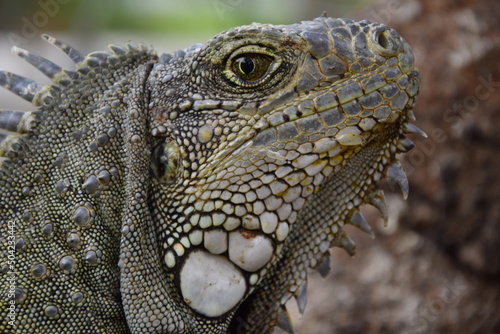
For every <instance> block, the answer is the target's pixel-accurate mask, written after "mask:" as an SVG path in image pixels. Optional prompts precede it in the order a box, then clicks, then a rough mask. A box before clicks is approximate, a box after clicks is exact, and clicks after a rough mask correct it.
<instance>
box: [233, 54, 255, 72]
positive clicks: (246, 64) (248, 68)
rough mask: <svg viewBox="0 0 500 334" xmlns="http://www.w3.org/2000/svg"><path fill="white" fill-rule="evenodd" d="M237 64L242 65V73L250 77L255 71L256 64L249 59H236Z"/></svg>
mask: <svg viewBox="0 0 500 334" xmlns="http://www.w3.org/2000/svg"><path fill="white" fill-rule="evenodd" d="M236 62H237V63H238V64H239V65H240V70H241V72H243V73H245V74H246V75H249V74H250V73H252V72H253V71H254V70H255V64H254V62H253V60H252V59H251V58H249V57H240V58H238V59H236Z"/></svg>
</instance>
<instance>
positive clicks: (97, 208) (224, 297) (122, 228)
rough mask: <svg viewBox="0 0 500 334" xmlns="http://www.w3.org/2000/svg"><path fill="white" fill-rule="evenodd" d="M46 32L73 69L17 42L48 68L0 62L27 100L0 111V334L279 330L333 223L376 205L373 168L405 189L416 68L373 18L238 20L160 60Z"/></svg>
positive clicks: (347, 244) (8, 81)
mask: <svg viewBox="0 0 500 334" xmlns="http://www.w3.org/2000/svg"><path fill="white" fill-rule="evenodd" d="M45 38H46V39H47V40H48V41H49V42H50V43H52V44H54V45H56V46H57V47H59V48H60V49H61V50H63V51H64V52H66V53H67V54H68V55H69V56H70V57H71V58H72V59H73V60H74V61H75V63H76V70H75V71H69V70H64V69H61V68H59V67H58V66H57V65H55V64H53V63H51V62H49V61H47V60H45V59H43V58H40V57H38V56H36V55H34V54H31V53H29V52H27V51H24V50H21V49H15V53H16V54H18V55H19V56H20V57H22V58H24V59H26V60H27V61H28V62H30V63H31V64H33V65H34V66H35V67H37V68H39V69H40V70H42V71H43V72H44V73H45V74H47V76H49V77H50V78H51V79H52V81H53V84H52V85H50V86H42V85H38V84H36V83H34V82H31V81H30V80H29V79H26V78H22V77H19V76H16V75H14V74H11V73H8V72H3V71H0V84H1V85H2V86H4V87H5V88H7V89H9V90H11V91H13V92H14V93H16V94H17V95H19V96H21V97H23V98H24V99H26V100H28V101H30V102H32V103H33V104H34V105H36V106H38V111H36V112H15V111H9V110H4V111H1V112H0V128H3V129H4V130H2V132H0V135H1V136H0V139H1V140H2V141H1V144H0V145H1V146H0V159H1V160H0V162H1V170H0V188H1V190H2V191H1V195H0V196H1V197H0V217H1V222H0V242H1V250H2V252H1V257H0V264H1V266H2V271H1V274H0V284H1V285H0V287H1V290H0V297H1V299H0V302H1V304H2V305H1V308H0V319H2V320H1V323H0V332H2V333H54V334H55V333H81V334H85V333H186V334H187V333H211V334H214V333H259V334H262V333H271V332H272V330H273V328H274V327H275V326H276V325H280V326H281V327H283V328H285V329H287V330H288V331H290V332H292V331H293V329H292V327H291V323H290V322H289V317H288V315H287V312H286V309H285V307H284V304H285V303H286V301H287V300H288V299H289V298H291V297H292V296H296V297H297V300H298V303H299V309H301V310H303V307H304V306H305V291H306V289H305V287H306V282H307V270H308V269H310V268H318V269H319V270H320V272H322V273H323V274H325V273H326V272H327V267H328V263H327V262H328V254H329V253H328V250H329V248H330V247H333V246H339V247H343V248H345V249H346V250H347V251H348V252H349V253H353V252H354V245H353V244H352V242H351V241H350V239H349V238H348V237H347V236H346V235H345V234H344V232H343V231H342V226H343V225H344V224H353V225H355V226H357V227H359V228H360V229H362V230H364V231H366V232H367V233H372V232H371V230H370V228H369V227H368V225H367V224H366V222H365V221H364V219H363V217H362V216H361V214H360V213H359V212H358V209H359V207H360V205H362V204H363V203H370V204H373V205H375V206H376V207H378V208H379V209H380V210H381V212H382V214H383V216H384V217H385V218H386V216H387V212H386V208H385V199H384V197H383V193H382V192H381V190H379V189H378V188H377V186H376V183H377V181H378V180H379V179H381V178H384V177H386V176H388V177H389V178H392V179H394V180H395V181H396V182H397V183H398V184H399V185H400V186H401V188H402V190H403V193H404V194H406V192H407V187H408V185H407V181H406V178H405V175H404V173H403V172H402V170H401V169H400V165H399V163H398V162H397V160H396V154H397V153H399V152H404V151H407V150H409V149H410V148H411V146H412V144H411V142H410V141H409V140H408V139H406V137H405V134H406V133H419V132H420V131H419V130H418V129H417V128H416V127H415V126H413V125H411V124H409V123H408V121H409V120H412V119H413V113H412V111H411V110H412V108H413V106H414V103H415V99H416V96H417V93H418V89H419V86H420V78H419V75H418V72H417V71H416V70H415V69H414V63H413V56H412V53H411V51H410V49H409V46H408V45H407V43H406V42H405V41H404V40H403V39H402V38H401V37H400V36H399V35H397V33H396V32H394V31H393V30H391V29H389V28H387V27H385V26H384V25H381V24H375V23H370V22H366V21H361V22H356V21H352V20H347V19H332V18H326V17H321V18H317V19H315V20H314V21H308V22H302V23H300V24H294V25H289V26H272V25H260V24H257V25H251V26H243V27H238V28H234V29H231V30H229V31H226V32H223V33H221V34H219V35H218V36H216V37H214V38H213V39H212V40H210V41H208V42H207V43H205V44H200V45H195V46H193V47H191V48H189V49H187V50H184V51H177V52H174V53H173V54H172V55H162V56H161V57H158V56H157V55H156V53H155V52H154V51H153V50H151V49H149V48H147V47H145V46H143V45H137V44H130V45H129V46H128V47H127V48H121V47H117V46H112V47H111V49H112V52H106V53H104V52H99V53H91V54H89V55H88V56H86V57H83V56H82V55H80V54H79V53H78V52H77V51H75V50H74V49H73V48H71V47H70V46H68V45H66V44H64V43H63V42H61V41H58V40H55V39H53V38H50V37H45ZM210 238H215V239H210ZM210 240H216V242H214V243H210ZM240 244H242V245H246V246H248V247H247V248H245V250H244V251H242V253H238V252H239V251H238V246H239V245H240ZM210 275H212V276H210ZM213 275H215V276H213ZM217 275H220V277H219V276H217ZM214 277H215V278H214ZM212 279H213V281H212ZM238 294H240V295H238ZM11 303H13V304H12V305H15V312H14V314H15V324H14V325H13V323H12V322H11V320H10V318H9V315H12V313H10V310H9V306H10V305H11Z"/></svg>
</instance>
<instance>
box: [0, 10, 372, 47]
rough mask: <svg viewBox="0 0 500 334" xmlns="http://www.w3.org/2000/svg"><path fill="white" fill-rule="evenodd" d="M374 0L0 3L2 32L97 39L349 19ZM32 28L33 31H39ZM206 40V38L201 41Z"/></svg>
mask: <svg viewBox="0 0 500 334" xmlns="http://www.w3.org/2000/svg"><path fill="white" fill-rule="evenodd" d="M372 2H374V1H373V0H337V1H332V0H271V1H270V0H188V1H179V0H141V1H132V0H38V1H12V0H0V30H3V32H14V33H19V32H21V33H22V30H23V29H25V30H29V28H30V27H29V26H30V25H31V28H34V29H39V30H40V32H46V31H61V30H62V31H66V32H69V33H74V34H84V35H86V36H91V35H93V34H99V33H101V32H105V31H106V32H109V31H134V32H135V33H138V32H142V33H151V34H158V33H161V34H166V35H170V34H181V35H191V36H199V37H200V38H205V39H206V38H208V37H210V36H212V35H214V34H216V33H218V32H220V31H222V30H225V29H228V28H231V27H233V26H237V25H242V24H248V23H251V22H261V23H273V24H290V23H294V22H297V21H301V20H308V19H312V18H314V17H317V16H320V15H321V14H322V13H323V12H326V13H327V14H328V15H329V16H332V17H349V16H352V14H353V13H354V12H355V11H356V10H357V9H359V8H360V7H362V6H363V5H366V4H368V3H372ZM34 29H32V30H34ZM200 41H201V40H200Z"/></svg>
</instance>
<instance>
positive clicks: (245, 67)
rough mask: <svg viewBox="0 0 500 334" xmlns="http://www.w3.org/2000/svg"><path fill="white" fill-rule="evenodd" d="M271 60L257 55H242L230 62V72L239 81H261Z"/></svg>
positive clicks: (266, 56) (265, 56)
mask: <svg viewBox="0 0 500 334" xmlns="http://www.w3.org/2000/svg"><path fill="white" fill-rule="evenodd" d="M272 62H273V58H271V57H270V56H268V55H264V54H259V53H253V54H252V53H248V54H242V55H239V56H238V57H235V58H234V59H233V60H232V65H231V70H232V71H233V73H234V74H235V75H236V76H237V77H239V78H240V79H241V80H244V81H247V82H250V83H251V82H254V81H257V80H260V79H262V77H264V76H265V75H266V73H267V71H268V70H269V66H270V65H271V64H272Z"/></svg>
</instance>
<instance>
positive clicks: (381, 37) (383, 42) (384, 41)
mask: <svg viewBox="0 0 500 334" xmlns="http://www.w3.org/2000/svg"><path fill="white" fill-rule="evenodd" d="M377 42H378V44H379V45H380V46H381V47H383V48H384V49H388V50H390V49H391V48H392V46H393V42H392V40H391V37H390V36H389V32H388V31H387V30H384V31H381V32H379V33H378V34H377Z"/></svg>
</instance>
